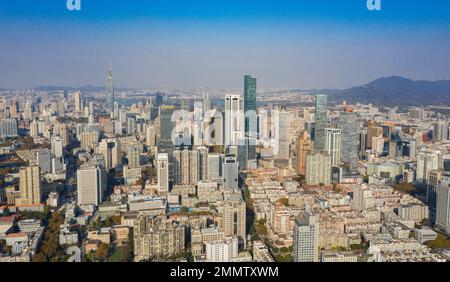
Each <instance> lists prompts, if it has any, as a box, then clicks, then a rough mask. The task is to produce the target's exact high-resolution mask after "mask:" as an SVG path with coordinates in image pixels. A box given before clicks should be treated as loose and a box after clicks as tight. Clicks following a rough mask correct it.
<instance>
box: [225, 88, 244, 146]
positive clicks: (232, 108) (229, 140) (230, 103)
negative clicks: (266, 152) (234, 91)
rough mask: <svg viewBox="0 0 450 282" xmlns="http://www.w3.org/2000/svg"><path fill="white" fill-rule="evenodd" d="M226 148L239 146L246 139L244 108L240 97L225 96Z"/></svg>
mask: <svg viewBox="0 0 450 282" xmlns="http://www.w3.org/2000/svg"><path fill="white" fill-rule="evenodd" d="M224 135H225V136H224V137H225V146H235V145H238V144H239V143H238V142H239V140H240V139H244V135H245V134H244V108H243V101H242V99H241V97H240V96H239V95H226V96H225V132H224Z"/></svg>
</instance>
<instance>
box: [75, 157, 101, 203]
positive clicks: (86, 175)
mask: <svg viewBox="0 0 450 282" xmlns="http://www.w3.org/2000/svg"><path fill="white" fill-rule="evenodd" d="M106 185H107V173H106V170H105V169H103V168H100V167H94V166H84V167H83V166H82V167H80V168H79V169H78V170H77V187H78V188H77V197H78V198H77V203H78V205H94V206H98V205H100V204H101V203H102V201H103V198H104V196H105V192H106V187H107V186H106Z"/></svg>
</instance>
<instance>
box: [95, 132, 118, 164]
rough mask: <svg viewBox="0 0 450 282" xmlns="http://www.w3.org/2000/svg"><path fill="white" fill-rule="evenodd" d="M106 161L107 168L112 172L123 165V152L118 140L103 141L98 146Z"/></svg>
mask: <svg viewBox="0 0 450 282" xmlns="http://www.w3.org/2000/svg"><path fill="white" fill-rule="evenodd" d="M98 150H99V153H100V154H102V155H103V157H104V159H105V168H106V169H107V170H111V169H113V168H116V167H117V166H118V165H121V164H122V150H121V148H120V141H119V140H117V139H103V140H102V141H101V142H100V144H99V146H98Z"/></svg>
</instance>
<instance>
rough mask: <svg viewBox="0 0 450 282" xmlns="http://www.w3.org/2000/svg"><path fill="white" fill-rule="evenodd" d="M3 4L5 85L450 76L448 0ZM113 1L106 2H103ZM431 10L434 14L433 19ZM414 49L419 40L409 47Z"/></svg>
mask: <svg viewBox="0 0 450 282" xmlns="http://www.w3.org/2000/svg"><path fill="white" fill-rule="evenodd" d="M65 2H66V1H65V0H60V1H59V0H58V1H56V0H55V1H47V2H45V3H38V4H30V1H25V0H18V1H14V2H8V1H2V2H1V3H0V34H2V35H3V38H6V40H1V41H0V65H1V66H2V67H1V68H0V88H34V87H37V86H42V85H56V86H75V87H76V86H82V85H96V86H103V85H105V81H106V74H107V68H108V67H109V64H110V62H112V63H113V68H114V77H115V80H116V84H117V86H121V87H130V88H138V89H145V88H185V89H187V88H201V87H208V88H213V89H237V88H242V79H243V77H242V76H243V75H244V74H252V75H253V76H255V77H257V78H258V88H281V89H293V88H300V89H310V88H317V89H321V88H348V87H353V86H359V85H363V84H366V83H368V82H371V81H373V80H375V79H378V78H381V77H388V76H391V75H396V76H402V77H406V78H410V79H414V80H445V79H447V80H448V79H450V56H448V50H449V48H450V13H448V11H449V9H450V3H448V1H444V0H437V1H433V5H430V4H429V3H427V2H426V1H407V0H397V1H388V0H384V1H383V7H382V8H383V10H382V11H377V12H371V11H368V10H367V9H366V5H365V2H366V1H365V0H349V1H338V0H328V1H327V0H319V1H306V0H299V1H287V0H282V1H276V2H275V1H269V0H260V1H256V0H248V1H237V0H231V1H227V2H226V3H217V2H216V1H210V0H203V1H195V2H192V1H187V0H174V1H170V3H168V2H167V1H162V0H157V1H156V0H155V1H146V2H145V3H143V2H144V1H139V2H138V3H129V1H124V0H111V1H108V2H106V1H94V2H91V1H85V0H82V11H80V12H70V11H68V10H66V8H65V5H66V3H65ZM106 3H108V4H106ZM430 15H432V17H431V16H430ZM412 46H413V47H414V48H412Z"/></svg>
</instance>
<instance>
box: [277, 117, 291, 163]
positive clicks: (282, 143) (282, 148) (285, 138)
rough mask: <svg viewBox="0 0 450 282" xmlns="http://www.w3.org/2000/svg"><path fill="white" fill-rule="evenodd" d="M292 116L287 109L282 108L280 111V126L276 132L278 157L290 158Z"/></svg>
mask: <svg viewBox="0 0 450 282" xmlns="http://www.w3.org/2000/svg"><path fill="white" fill-rule="evenodd" d="M291 120H292V117H291V114H290V113H289V112H288V111H286V109H284V108H283V109H281V110H280V111H278V128H277V132H276V133H275V140H276V144H277V145H276V146H277V147H278V148H277V149H278V150H276V156H277V158H278V159H284V160H286V159H289V145H290V132H289V129H290V127H291V126H290V123H291Z"/></svg>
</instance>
